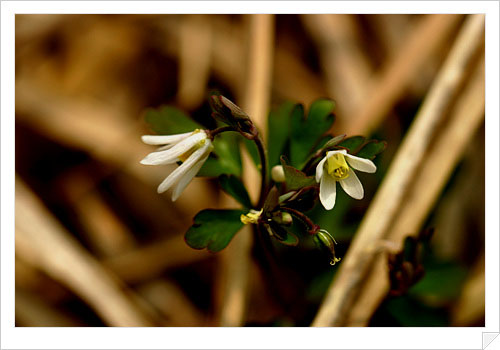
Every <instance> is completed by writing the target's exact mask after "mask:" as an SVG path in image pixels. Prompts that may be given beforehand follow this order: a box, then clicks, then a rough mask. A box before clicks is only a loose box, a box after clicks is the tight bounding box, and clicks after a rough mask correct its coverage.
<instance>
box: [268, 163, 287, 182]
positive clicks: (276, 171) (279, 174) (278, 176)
mask: <svg viewBox="0 0 500 350" xmlns="http://www.w3.org/2000/svg"><path fill="white" fill-rule="evenodd" d="M271 178H272V179H273V181H274V182H285V171H284V170H283V166H281V165H276V166H274V167H273V168H272V169H271Z"/></svg>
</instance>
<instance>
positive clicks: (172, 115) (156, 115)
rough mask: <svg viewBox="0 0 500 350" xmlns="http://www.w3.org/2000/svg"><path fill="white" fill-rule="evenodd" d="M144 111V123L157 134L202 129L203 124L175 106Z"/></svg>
mask: <svg viewBox="0 0 500 350" xmlns="http://www.w3.org/2000/svg"><path fill="white" fill-rule="evenodd" d="M145 113H146V115H145V117H144V118H145V121H146V123H147V124H148V125H149V127H150V128H151V130H153V131H154V132H155V133H157V134H158V135H172V134H181V133H184V132H189V131H193V130H195V129H203V126H201V125H200V124H198V123H196V122H195V121H194V120H192V119H191V118H190V117H188V116H187V115H186V114H185V113H184V112H183V111H181V110H179V109H177V108H175V107H171V106H164V107H161V108H159V109H153V108H149V109H147V110H146V112H145Z"/></svg>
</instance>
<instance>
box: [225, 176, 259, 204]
mask: <svg viewBox="0 0 500 350" xmlns="http://www.w3.org/2000/svg"><path fill="white" fill-rule="evenodd" d="M219 184H220V186H221V187H222V189H223V190H224V191H225V192H226V193H228V194H229V195H231V196H232V197H233V198H234V199H236V200H237V201H238V202H240V203H241V204H243V206H244V207H245V208H251V207H252V202H251V201H250V197H249V196H248V192H247V190H246V188H245V186H244V185H243V183H242V182H241V181H240V179H239V178H238V177H236V176H234V175H227V174H223V175H221V176H219Z"/></svg>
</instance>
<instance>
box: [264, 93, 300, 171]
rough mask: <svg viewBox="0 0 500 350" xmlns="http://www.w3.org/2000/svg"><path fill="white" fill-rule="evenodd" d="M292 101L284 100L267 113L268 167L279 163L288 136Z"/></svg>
mask: <svg viewBox="0 0 500 350" xmlns="http://www.w3.org/2000/svg"><path fill="white" fill-rule="evenodd" d="M293 108H294V105H293V103H291V102H285V103H283V104H282V105H281V106H280V107H279V108H276V109H273V110H272V111H271V113H269V118H268V119H267V121H268V124H267V125H268V130H269V133H268V136H267V145H268V146H267V147H268V148H267V149H268V151H267V157H268V161H269V169H271V168H272V167H273V166H275V165H278V164H280V156H281V155H282V154H283V153H284V152H285V146H286V143H287V141H288V138H289V137H290V118H291V113H292V109H293Z"/></svg>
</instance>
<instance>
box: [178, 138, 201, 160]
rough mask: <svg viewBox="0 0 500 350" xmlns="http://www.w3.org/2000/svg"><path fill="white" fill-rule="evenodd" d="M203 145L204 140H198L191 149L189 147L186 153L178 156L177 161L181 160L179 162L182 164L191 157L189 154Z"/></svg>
mask: <svg viewBox="0 0 500 350" xmlns="http://www.w3.org/2000/svg"><path fill="white" fill-rule="evenodd" d="M204 144H205V139H203V140H200V141H198V142H197V143H196V144H195V145H194V146H193V147H191V148H190V149H189V150H188V151H187V152H184V153H183V154H181V155H180V156H179V159H180V160H181V162H183V163H184V162H185V161H186V160H187V159H188V158H189V157H190V156H191V154H193V153H194V152H196V151H197V150H199V149H200V148H201V146H203V145H204Z"/></svg>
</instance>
